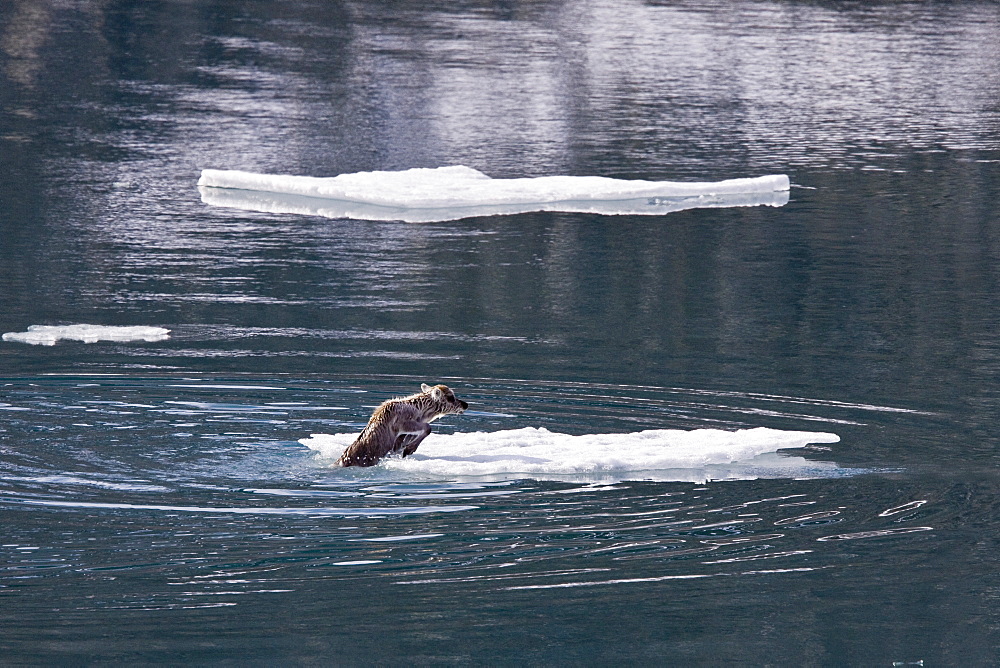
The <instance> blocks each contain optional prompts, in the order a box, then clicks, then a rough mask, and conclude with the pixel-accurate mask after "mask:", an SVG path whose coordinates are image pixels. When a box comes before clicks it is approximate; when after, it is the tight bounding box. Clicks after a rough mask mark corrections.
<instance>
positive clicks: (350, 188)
mask: <svg viewBox="0 0 1000 668" xmlns="http://www.w3.org/2000/svg"><path fill="white" fill-rule="evenodd" d="M198 186H199V191H200V192H201V196H202V201H203V202H205V203H206V204H209V205H213V206H224V207H232V208H239V209H245V210H251V211H264V212H268V213H299V214H308V215H319V216H324V217H328V218H352V219H359V220H403V221H406V222H435V221H444V220H457V219H460V218H469V217H472V216H490V215H509V214H515V213H528V212H532V211H563V212H573V213H594V214H600V215H663V214H666V213H671V212H673V211H680V210H683V209H690V208H700V207H732V206H759V205H766V206H783V205H784V204H786V203H787V202H788V188H789V181H788V177H787V176H785V175H784V174H778V175H771V176H761V177H756V178H741V179H730V180H726V181H718V182H677V181H643V180H624V179H613V178H607V177H602V176H541V177H535V178H515V179H494V178H491V177H489V176H487V175H486V174H483V173H482V172H480V171H478V170H476V169H472V168H471V167H465V166H462V165H453V166H450V167H438V168H433V169H429V168H417V169H407V170H403V171H398V172H388V171H375V172H358V173H355V174H341V175H340V176H334V177H329V178H319V177H310V176H287V175H280V174H254V173H251V172H242V171H232V170H216V169H205V170H202V173H201V178H200V179H199V180H198Z"/></svg>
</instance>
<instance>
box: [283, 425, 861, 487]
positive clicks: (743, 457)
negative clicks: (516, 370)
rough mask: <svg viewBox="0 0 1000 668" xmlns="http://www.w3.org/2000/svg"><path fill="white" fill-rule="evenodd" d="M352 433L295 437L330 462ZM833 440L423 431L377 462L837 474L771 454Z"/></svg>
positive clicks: (748, 434) (538, 475)
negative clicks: (407, 451)
mask: <svg viewBox="0 0 1000 668" xmlns="http://www.w3.org/2000/svg"><path fill="white" fill-rule="evenodd" d="M356 436H357V434H356V433H350V434H313V435H312V436H311V437H310V438H304V439H302V440H300V441H299V442H300V443H302V444H303V445H305V446H307V447H309V448H310V449H312V450H315V451H316V452H317V453H318V456H319V458H320V459H321V460H322V461H327V460H328V461H329V463H330V465H332V464H333V462H334V461H335V460H336V458H337V457H339V456H340V454H341V453H342V452H343V450H344V449H345V448H346V447H347V446H348V445H349V444H350V443H351V442H352V441H353V440H354V438H355V437H356ZM839 440H840V438H839V437H838V436H837V435H836V434H830V433H821V432H802V431H783V430H777V429H768V428H756V429H743V430H739V431H724V430H720V429H695V430H677V429H653V430H647V431H640V432H632V433H624V434H584V435H570V434H562V433H557V432H552V431H549V430H547V429H544V428H535V427H525V428H521V429H509V430H504V431H495V432H474V433H455V434H447V435H443V434H431V435H430V436H428V437H427V439H426V440H425V441H424V442H423V443H422V444H421V445H420V449H419V450H417V452H416V454H414V455H412V456H411V457H407V458H405V459H403V458H399V457H389V458H386V459H384V460H382V462H381V463H380V464H379V467H381V468H383V469H386V470H395V471H399V472H404V473H414V474H428V475H433V476H472V477H515V476H516V477H524V478H534V479H540V480H567V481H577V480H581V481H602V482H607V481H618V480H661V481H689V482H703V481H706V480H725V479H754V478H766V477H769V478H773V477H790V478H796V477H837V476H840V475H846V473H845V470H844V469H840V468H839V467H838V466H837V465H836V464H833V463H831V462H817V461H810V460H807V459H805V458H803V457H798V456H785V455H779V454H777V451H778V450H780V449H785V448H801V447H803V446H806V445H808V444H813V443H836V442H838V441H839Z"/></svg>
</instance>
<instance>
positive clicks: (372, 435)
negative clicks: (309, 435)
mask: <svg viewBox="0 0 1000 668" xmlns="http://www.w3.org/2000/svg"><path fill="white" fill-rule="evenodd" d="M420 390H421V392H420V394H413V395H410V396H408V397H403V398H401V399H390V400H389V401H387V402H385V403H384V404H382V405H381V406H379V407H378V408H376V409H375V412H374V413H372V416H371V418H370V419H369V420H368V425H367V426H365V428H364V431H362V432H361V434H360V435H359V436H358V437H357V438H356V439H355V440H354V442H353V443H351V445H349V446H348V448H347V450H344V454H342V455H341V456H340V459H338V460H337V464H339V465H340V466H374V465H375V464H377V463H378V462H379V460H380V459H382V458H383V457H385V456H386V455H390V454H394V453H397V452H398V453H401V454H402V456H403V457H407V456H409V455H412V454H413V453H414V451H416V449H417V446H418V445H420V442H421V441H423V440H424V439H425V438H427V435H428V434H430V433H431V425H430V423H431V422H433V421H434V420H437V419H438V418H439V417H444V416H445V415H451V414H457V413H463V412H464V411H465V409H466V408H468V407H469V404H467V403H465V402H464V401H462V400H461V399H459V398H457V397H456V396H455V393H454V392H452V391H451V388H449V387H448V386H447V385H435V386H434V387H430V386H429V385H426V384H421V385H420Z"/></svg>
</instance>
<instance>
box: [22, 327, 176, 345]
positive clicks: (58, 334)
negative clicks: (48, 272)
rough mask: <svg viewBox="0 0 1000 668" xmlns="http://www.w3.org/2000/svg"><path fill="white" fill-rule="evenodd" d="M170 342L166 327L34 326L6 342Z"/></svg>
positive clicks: (47, 343)
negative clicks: (167, 340)
mask: <svg viewBox="0 0 1000 668" xmlns="http://www.w3.org/2000/svg"><path fill="white" fill-rule="evenodd" d="M169 338H170V330H169V329H163V328H162V327H143V326H134V327H112V326H105V325H31V326H30V327H28V331H26V332H7V333H6V334H4V335H3V340H4V341H15V342H17V343H31V344H34V345H41V346H54V345H55V344H56V341H59V340H66V341H83V342H84V343H96V342H97V341H116V342H128V341H163V340H165V339H169Z"/></svg>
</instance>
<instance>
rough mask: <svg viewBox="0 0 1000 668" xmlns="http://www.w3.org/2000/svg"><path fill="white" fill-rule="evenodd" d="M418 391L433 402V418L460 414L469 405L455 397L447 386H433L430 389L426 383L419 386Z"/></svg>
mask: <svg viewBox="0 0 1000 668" xmlns="http://www.w3.org/2000/svg"><path fill="white" fill-rule="evenodd" d="M420 390H421V391H422V392H423V393H424V395H426V396H427V397H428V398H430V400H431V401H432V402H433V410H434V418H432V419H436V418H439V417H441V416H442V415H451V414H452V413H462V412H464V411H465V409H466V408H468V407H469V404H467V403H466V402H464V401H462V400H461V399H459V398H458V397H456V396H455V393H454V392H452V391H451V388H450V387H448V386H447V385H435V386H434V387H431V386H430V385H427V384H426V383H422V384H421V385H420Z"/></svg>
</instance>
